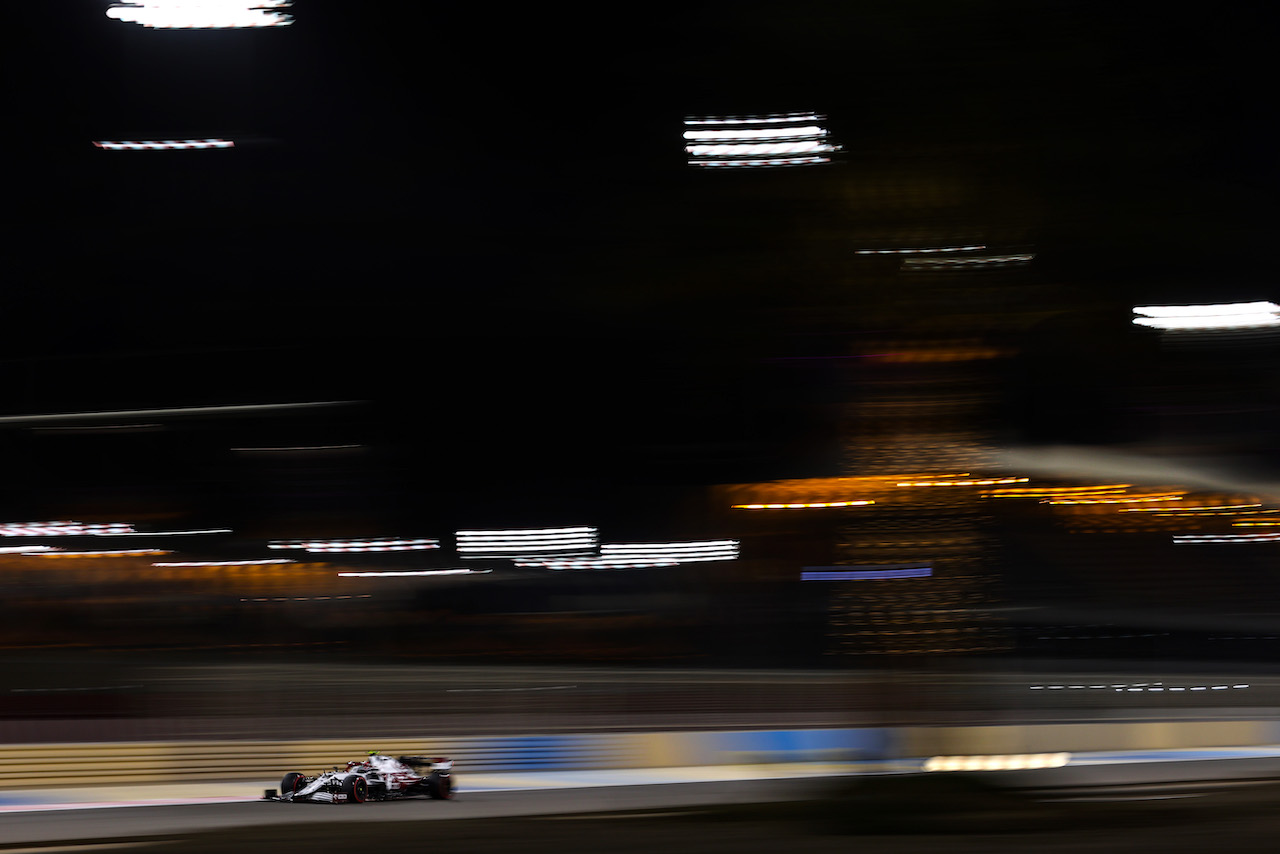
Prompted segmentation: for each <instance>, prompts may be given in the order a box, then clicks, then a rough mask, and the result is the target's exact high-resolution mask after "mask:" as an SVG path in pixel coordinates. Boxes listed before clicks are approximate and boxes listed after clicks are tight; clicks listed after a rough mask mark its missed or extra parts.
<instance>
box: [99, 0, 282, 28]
mask: <svg viewBox="0 0 1280 854" xmlns="http://www.w3.org/2000/svg"><path fill="white" fill-rule="evenodd" d="M292 4H293V0H128V2H124V3H115V4H113V5H111V6H110V7H109V8H108V9H107V11H106V15H107V17H108V18H111V19H112V20H115V21H121V22H123V23H128V24H139V25H141V26H143V27H147V28H148V29H157V30H170V29H201V30H214V29H245V28H255V27H287V26H289V25H290V24H292V23H293V16H292V15H287V14H285V13H284V12H279V11H276V10H278V9H283V8H285V7H287V6H291V5H292Z"/></svg>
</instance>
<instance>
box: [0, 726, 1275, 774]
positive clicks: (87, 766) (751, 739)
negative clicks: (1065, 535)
mask: <svg viewBox="0 0 1280 854" xmlns="http://www.w3.org/2000/svg"><path fill="white" fill-rule="evenodd" d="M1274 744H1280V722H1275V721H1177V722H1168V721H1164V722H1147V723H1141V722H1140V723H1110V724H1038V725H1037V724H1032V725H1020V726H968V727H883V728H872V727H868V728H851V729H797V730H742V731H711V732H706V731H691V732H649V733H599V734H569V735H530V736H512V737H476V738H449V739H412V738H408V739H406V738H381V737H368V738H360V739H325V740H314V741H251V740H245V741H171V742H111V743H86V744H16V745H6V747H5V750H4V752H3V755H0V789H30V788H35V787H46V788H47V787H68V786H85V785H95V784H133V783H167V782H192V781H213V780H273V779H275V778H277V777H280V776H283V775H284V774H285V773H286V772H288V771H302V772H305V773H315V772H317V771H320V770H324V769H328V768H332V767H334V765H335V763H338V764H344V763H345V762H346V761H347V760H350V759H356V758H359V757H361V756H363V755H365V754H366V753H368V752H369V751H370V750H377V751H379V752H382V753H387V754H389V755H422V756H449V757H452V758H453V759H454V761H455V762H456V763H457V767H458V772H459V775H460V776H464V775H465V774H466V773H467V771H476V772H486V773H488V772H518V771H548V770H555V771H571V770H591V769H622V768H652V767H672V766H675V767H679V766H707V765H744V764H773V763H796V762H827V763H856V762H867V761H876V760H886V759H911V758H922V757H928V756H934V755H969V756H972V755H983V754H1032V753H1056V752H1060V751H1070V752H1085V751H1106V750H1152V749H1177V748H1193V747H1246V746H1261V745H1274Z"/></svg>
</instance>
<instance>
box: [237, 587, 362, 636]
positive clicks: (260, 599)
mask: <svg viewBox="0 0 1280 854" xmlns="http://www.w3.org/2000/svg"><path fill="white" fill-rule="evenodd" d="M372 598H373V594H372V593H357V594H353V595H349V596H254V597H244V596H242V597H240V601H241V602H323V601H332V602H337V601H339V600H341V599H372ZM335 643H345V641H320V642H314V643H311V644H306V645H307V646H321V645H326V644H335ZM257 645H258V646H267V645H268V644H257ZM303 645H304V644H288V646H303Z"/></svg>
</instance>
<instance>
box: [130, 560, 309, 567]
mask: <svg viewBox="0 0 1280 854" xmlns="http://www.w3.org/2000/svg"><path fill="white" fill-rule="evenodd" d="M272 563H297V561H294V560H291V559H289V558H271V559H267V560H188V561H175V562H172V563H153V564H151V565H152V566H264V565H266V564H272Z"/></svg>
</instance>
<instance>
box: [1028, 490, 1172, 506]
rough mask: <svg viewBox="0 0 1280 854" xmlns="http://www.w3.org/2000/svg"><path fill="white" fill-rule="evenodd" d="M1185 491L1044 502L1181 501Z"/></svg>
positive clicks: (1047, 502)
mask: <svg viewBox="0 0 1280 854" xmlns="http://www.w3.org/2000/svg"><path fill="white" fill-rule="evenodd" d="M1184 495H1186V493H1185V492H1158V493H1152V494H1150V495H1140V496H1129V497H1125V498H1049V499H1045V500H1042V501H1041V503H1042V504H1141V503H1143V502H1148V501H1181V500H1182V497H1183V496H1184Z"/></svg>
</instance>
